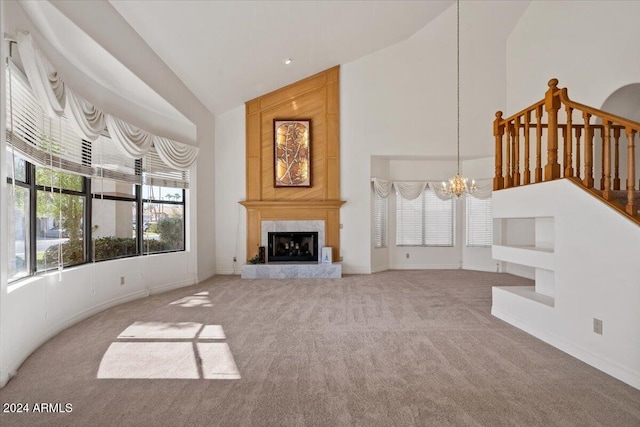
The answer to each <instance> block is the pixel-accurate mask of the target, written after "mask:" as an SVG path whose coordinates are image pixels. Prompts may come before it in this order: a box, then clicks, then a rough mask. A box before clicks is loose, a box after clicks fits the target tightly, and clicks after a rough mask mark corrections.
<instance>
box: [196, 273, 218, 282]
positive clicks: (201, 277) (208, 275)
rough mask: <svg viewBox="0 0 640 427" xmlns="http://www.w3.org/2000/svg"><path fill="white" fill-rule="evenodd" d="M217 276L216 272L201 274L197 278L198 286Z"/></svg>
mask: <svg viewBox="0 0 640 427" xmlns="http://www.w3.org/2000/svg"><path fill="white" fill-rule="evenodd" d="M215 275H216V270H209V271H207V272H206V273H204V274H201V275H199V276H198V277H197V278H196V284H197V283H200V282H204V281H205V280H207V279H210V278H212V277H213V276H215Z"/></svg>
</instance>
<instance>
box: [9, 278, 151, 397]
mask: <svg viewBox="0 0 640 427" xmlns="http://www.w3.org/2000/svg"><path fill="white" fill-rule="evenodd" d="M147 295H148V291H147V290H141V291H136V292H132V293H130V294H127V295H123V296H121V297H118V298H113V299H110V300H108V301H105V302H103V303H101V304H98V305H96V306H93V307H91V308H87V309H85V310H83V311H81V312H80V313H77V314H75V315H73V316H71V317H69V318H68V319H65V320H63V321H61V322H58V323H57V324H56V325H54V326H53V327H51V328H49V329H48V330H47V331H46V332H45V333H44V334H42V335H40V336H39V337H38V338H36V339H33V340H31V342H30V343H29V344H27V345H26V346H24V347H23V348H22V351H18V354H17V355H16V356H15V357H14V358H13V360H12V361H11V362H9V363H8V365H7V369H6V371H4V372H0V388H2V387H4V386H5V385H6V384H7V382H8V381H9V380H10V379H11V377H13V376H14V375H15V374H16V372H17V371H18V368H20V366H21V365H22V363H24V361H25V360H27V357H29V356H30V355H31V353H33V352H34V351H36V350H37V349H38V348H39V347H40V346H41V345H42V344H44V343H46V342H47V341H49V340H50V339H51V338H53V337H54V336H56V335H58V334H59V333H60V332H62V331H64V330H65V329H67V328H69V327H71V326H73V325H75V324H76V323H78V322H80V321H82V320H84V319H86V318H88V317H91V316H93V315H94V314H98V313H100V312H101V311H104V310H106V309H108V308H111V307H115V306H116V305H120V304H124V303H126V302H129V301H133V300H136V299H140V298H144V297H146V296H147Z"/></svg>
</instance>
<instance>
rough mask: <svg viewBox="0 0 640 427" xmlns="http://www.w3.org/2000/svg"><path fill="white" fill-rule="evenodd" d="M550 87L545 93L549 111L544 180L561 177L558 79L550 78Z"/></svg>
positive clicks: (545, 104) (545, 101)
mask: <svg viewBox="0 0 640 427" xmlns="http://www.w3.org/2000/svg"><path fill="white" fill-rule="evenodd" d="M548 85H549V89H548V90H547V92H546V93H545V95H544V108H545V110H546V111H547V116H548V118H547V126H548V128H547V130H548V141H547V164H546V165H545V167H544V180H545V181H551V180H554V179H558V178H560V163H558V110H559V109H560V98H559V97H558V96H556V92H558V79H551V80H549V83H548Z"/></svg>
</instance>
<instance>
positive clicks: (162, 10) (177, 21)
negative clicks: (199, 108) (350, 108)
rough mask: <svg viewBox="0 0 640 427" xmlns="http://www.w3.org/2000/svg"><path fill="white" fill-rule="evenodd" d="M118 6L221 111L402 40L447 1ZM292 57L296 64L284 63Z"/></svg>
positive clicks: (129, 1) (131, 2)
mask: <svg viewBox="0 0 640 427" xmlns="http://www.w3.org/2000/svg"><path fill="white" fill-rule="evenodd" d="M110 3H111V4H112V5H113V7H114V8H115V9H116V10H117V11H118V12H119V13H120V15H122V17H123V18H124V19H125V20H126V21H127V22H128V23H129V25H131V27H133V29H134V30H135V31H136V32H137V33H138V34H139V35H140V36H141V37H142V38H143V39H144V40H145V42H146V43H147V44H148V45H149V46H150V47H151V48H152V49H153V50H154V51H155V52H156V54H158V56H159V57H160V58H161V59H162V60H163V61H164V62H165V63H166V64H167V65H168V66H169V67H170V68H171V69H172V70H173V72H174V73H175V74H176V75H177V76H178V77H179V78H180V79H181V80H182V81H183V82H184V83H185V85H186V86H187V87H188V88H189V89H190V90H191V91H192V92H193V93H194V94H195V95H196V96H197V97H198V98H199V99H200V101H201V102H202V103H203V104H204V105H205V106H206V107H207V108H208V109H209V110H210V111H211V112H212V113H214V114H218V113H221V112H224V111H227V110H229V109H231V108H234V107H237V106H239V105H242V104H243V103H244V102H245V101H247V100H249V99H252V98H255V97H257V96H260V95H262V94H264V93H268V92H270V91H272V90H275V89H277V88H280V87H282V86H285V85H287V84H289V83H292V82H295V81H297V80H300V79H302V78H304V77H307V76H309V75H312V74H314V73H317V72H319V71H322V70H324V69H326V68H329V67H332V66H334V65H337V64H343V63H346V62H349V61H352V60H354V59H357V58H359V57H361V56H364V55H367V54H369V53H371V52H374V51H376V50H379V49H382V48H385V47H387V46H390V45H392V44H395V43H398V42H399V41H401V40H404V39H406V38H408V37H410V36H411V35H413V34H414V33H415V32H416V31H418V30H419V29H420V28H422V27H424V26H425V25H427V24H428V23H429V22H430V21H431V20H432V19H434V18H435V17H436V16H438V15H439V14H440V13H442V12H443V11H444V10H445V9H446V8H447V7H449V6H451V5H452V4H453V3H454V2H453V1H451V0H446V1H251V2H244V1H148V0H143V1H136V0H125V1H119V0H110ZM286 58H291V59H292V60H293V62H292V63H291V64H290V65H288V66H287V65H285V64H284V63H283V61H284V59H286Z"/></svg>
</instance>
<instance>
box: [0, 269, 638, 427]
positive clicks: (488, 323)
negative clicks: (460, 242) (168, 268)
mask: <svg viewBox="0 0 640 427" xmlns="http://www.w3.org/2000/svg"><path fill="white" fill-rule="evenodd" d="M529 283H530V282H529V281H527V280H525V279H520V278H517V277H514V276H510V275H506V274H501V275H498V274H492V273H479V272H466V271H433V270H431V271H405V272H399V271H394V272H385V273H379V274H375V275H368V276H346V277H345V278H343V279H340V280H320V279H302V280H294V279H291V280H285V281H283V282H278V281H274V280H241V279H239V278H237V277H227V276H221V277H216V278H214V279H211V280H208V281H207V282H205V283H202V284H200V285H197V286H192V287H189V288H184V289H180V290H177V291H172V292H169V293H165V294H162V295H157V296H153V297H149V298H145V299H142V300H138V301H134V302H132V303H128V304H124V305H121V306H118V307H114V308H113V309H110V310H107V311H105V312H103V313H100V314H98V315H96V316H93V317H91V318H90V319H87V320H85V321H83V322H81V323H79V324H78V325H75V326H73V327H71V328H69V329H67V330H65V331H64V332H62V333H61V334H59V335H58V336H56V337H55V338H53V339H52V340H50V341H49V342H47V343H46V344H45V345H43V346H42V347H41V348H40V349H39V350H37V351H36V352H35V353H34V354H33V355H32V356H31V357H29V359H28V360H27V361H26V362H25V363H24V364H23V365H22V367H21V368H20V370H19V372H18V375H17V376H16V377H15V378H13V379H12V380H11V381H10V382H9V383H8V384H7V386H6V387H5V388H4V389H2V390H0V402H1V403H6V402H13V403H17V402H27V403H30V404H33V403H35V402H47V403H62V404H65V403H71V404H72V412H71V413H53V414H36V413H33V412H31V413H28V414H15V415H8V414H5V413H2V414H1V415H0V417H1V418H0V424H1V425H2V427H9V426H14V425H20V426H45V425H60V426H62V425H64V426H243V425H246V426H249V425H255V426H351V425H357V426H411V425H424V426H438V425H456V426H457V425H472V426H478V425H482V426H502V425H509V426H533V425H539V426H573V425H575V426H590V425H594V426H596V425H602V426H636V427H637V426H640V391H638V390H635V389H633V388H632V387H629V386H627V385H625V384H623V383H622V382H620V381H618V380H615V379H613V378H611V377H609V376H608V375H606V374H604V373H602V372H600V371H598V370H596V369H594V368H592V367H590V366H588V365H586V364H584V363H582V362H580V361H578V360H576V359H574V358H572V357H570V356H568V355H566V354H564V353H563V352H561V351H559V350H557V349H555V348H553V347H551V346H549V345H547V344H544V343H543V342H541V341H539V340H537V339H535V338H532V337H530V336H529V335H527V334H526V333H524V332H521V331H520V330H518V329H516V328H513V327H511V326H509V325H507V324H506V323H504V322H502V321H500V320H497V319H495V318H493V317H492V316H491V314H490V309H491V286H492V285H502V286H504V285H510V284H512V285H523V284H529ZM238 377H239V378H238Z"/></svg>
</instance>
